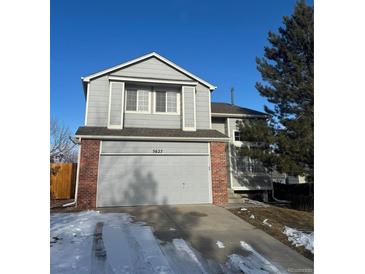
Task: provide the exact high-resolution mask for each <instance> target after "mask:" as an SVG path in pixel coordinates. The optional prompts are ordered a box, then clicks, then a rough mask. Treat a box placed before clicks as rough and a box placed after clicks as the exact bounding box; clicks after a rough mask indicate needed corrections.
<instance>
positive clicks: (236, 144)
mask: <svg viewBox="0 0 365 274" xmlns="http://www.w3.org/2000/svg"><path fill="white" fill-rule="evenodd" d="M232 132H233V134H232V140H233V143H234V144H235V146H241V145H242V144H243V142H242V141H236V138H235V133H236V132H240V131H239V130H236V129H234V130H233V131H232ZM240 134H241V133H240Z"/></svg>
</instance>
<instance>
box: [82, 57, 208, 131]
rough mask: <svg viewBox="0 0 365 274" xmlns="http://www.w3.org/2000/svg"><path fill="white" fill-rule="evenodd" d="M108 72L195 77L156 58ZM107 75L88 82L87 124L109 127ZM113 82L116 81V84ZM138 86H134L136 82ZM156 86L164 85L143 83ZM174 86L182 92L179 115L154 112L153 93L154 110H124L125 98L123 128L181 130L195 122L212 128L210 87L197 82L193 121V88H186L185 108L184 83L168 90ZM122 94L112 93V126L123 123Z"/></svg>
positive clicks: (124, 74) (201, 127)
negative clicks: (127, 111)
mask: <svg viewBox="0 0 365 274" xmlns="http://www.w3.org/2000/svg"><path fill="white" fill-rule="evenodd" d="M109 75H121V76H133V77H151V78H159V79H176V80H192V79H191V78H189V77H187V76H185V75H184V74H182V73H180V72H178V71H177V70H175V69H173V68H171V67H170V66H168V65H166V64H164V63H163V62H161V61H159V60H157V59H156V58H151V59H148V60H145V61H143V62H141V63H137V64H135V65H133V66H130V67H127V68H124V69H121V70H119V71H114V72H111V73H110V74H109ZM109 75H105V76H102V77H99V78H96V79H93V80H91V81H90V83H89V91H88V99H87V100H88V102H87V121H86V125H87V126H100V127H106V126H108V112H109V95H110V90H109V79H108V76H109ZM113 85H114V84H113ZM128 86H132V85H129V84H128V83H126V87H125V89H128ZM134 86H135V85H134ZM153 86H155V87H156V86H158V87H159V88H161V87H163V88H165V87H164V86H163V85H161V84H160V85H154V84H150V85H144V87H148V88H150V89H152V87H153ZM171 89H175V90H178V91H180V114H177V115H170V114H155V113H153V110H152V107H153V96H151V102H150V104H151V113H146V114H141V113H125V100H124V106H123V112H124V115H123V127H139V128H173V129H179V128H180V129H182V128H183V126H185V127H190V128H194V123H195V125H196V128H197V129H209V128H210V115H209V105H210V101H209V93H210V90H209V89H208V88H207V87H205V86H203V85H201V84H198V85H197V87H196V95H195V111H196V115H195V121H194V97H193V91H194V88H192V87H187V88H186V96H185V97H186V98H185V104H184V106H185V109H184V110H183V109H182V96H181V86H180V87H178V86H168V90H171ZM119 95H120V93H119V92H116V93H114V91H113V92H112V97H113V98H112V100H111V112H110V122H111V125H119V124H121V121H120V119H121V115H120V114H119V112H120V109H119V108H120V107H121V106H122V102H121V97H120V96H119ZM183 111H185V125H183V121H182V113H183Z"/></svg>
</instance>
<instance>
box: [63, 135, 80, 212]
mask: <svg viewBox="0 0 365 274" xmlns="http://www.w3.org/2000/svg"><path fill="white" fill-rule="evenodd" d="M80 158H81V138H80V147H79V153H78V155H77V170H76V185H75V197H74V201H73V202H71V203H67V204H64V205H63V206H62V207H68V206H73V205H77V191H78V188H79V172H80Z"/></svg>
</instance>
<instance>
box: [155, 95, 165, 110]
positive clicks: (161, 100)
mask: <svg viewBox="0 0 365 274" xmlns="http://www.w3.org/2000/svg"><path fill="white" fill-rule="evenodd" d="M156 112H166V92H165V91H156Z"/></svg>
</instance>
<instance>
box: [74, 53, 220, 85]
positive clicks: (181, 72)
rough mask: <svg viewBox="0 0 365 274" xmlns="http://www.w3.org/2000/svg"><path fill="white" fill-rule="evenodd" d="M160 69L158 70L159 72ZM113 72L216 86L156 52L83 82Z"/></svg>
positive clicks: (89, 76) (93, 75) (86, 80)
mask: <svg viewBox="0 0 365 274" xmlns="http://www.w3.org/2000/svg"><path fill="white" fill-rule="evenodd" d="M157 71H158V72H157ZM105 74H112V75H118V76H136V74H138V75H143V76H144V77H149V78H161V77H160V76H161V75H162V76H163V77H165V78H163V79H169V80H191V79H193V80H196V81H197V82H200V83H201V84H202V85H204V86H207V87H208V88H209V89H210V90H214V89H215V88H216V87H215V86H214V85H212V84H210V83H208V82H206V81H204V80H203V79H201V78H199V77H198V76H196V75H194V74H192V73H190V72H188V71H187V70H185V69H183V68H181V67H179V66H178V65H176V64H175V63H173V62H171V61H169V60H167V59H166V58H164V57H162V56H161V55H159V54H157V53H156V52H152V53H149V54H146V55H143V56H141V57H139V58H136V59H133V60H131V61H128V62H125V63H122V64H119V65H117V66H114V67H111V68H109V69H105V70H103V71H100V72H97V73H94V74H91V75H88V76H85V77H82V78H81V79H82V80H83V82H89V81H90V80H92V79H93V78H96V77H99V76H102V75H105Z"/></svg>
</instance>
